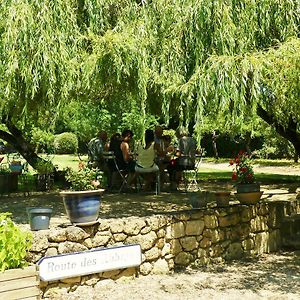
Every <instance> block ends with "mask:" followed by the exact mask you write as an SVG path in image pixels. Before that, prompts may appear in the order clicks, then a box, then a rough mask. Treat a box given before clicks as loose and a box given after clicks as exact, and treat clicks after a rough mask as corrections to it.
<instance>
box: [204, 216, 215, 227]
mask: <svg viewBox="0 0 300 300" xmlns="http://www.w3.org/2000/svg"><path fill="white" fill-rule="evenodd" d="M204 224H205V227H206V228H216V227H218V219H217V217H216V216H214V215H205V216H204Z"/></svg>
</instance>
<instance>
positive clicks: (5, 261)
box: [0, 213, 32, 272]
mask: <svg viewBox="0 0 300 300" xmlns="http://www.w3.org/2000/svg"><path fill="white" fill-rule="evenodd" d="M31 241H32V235H31V232H26V231H22V230H21V229H20V228H19V227H18V226H17V225H16V224H15V223H14V222H13V221H12V220H11V218H10V213H0V272H3V271H4V270H7V269H14V268H20V267H23V266H25V265H26V260H25V256H26V253H27V251H28V250H29V249H30V247H31Z"/></svg>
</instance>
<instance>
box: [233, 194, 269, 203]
mask: <svg viewBox="0 0 300 300" xmlns="http://www.w3.org/2000/svg"><path fill="white" fill-rule="evenodd" d="M262 194H263V192H251V193H235V197H236V198H237V199H238V200H239V201H240V203H241V204H246V205H251V204H256V203H258V201H259V200H260V198H261V195H262Z"/></svg>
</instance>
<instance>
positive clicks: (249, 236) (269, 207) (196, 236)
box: [28, 203, 280, 296]
mask: <svg viewBox="0 0 300 300" xmlns="http://www.w3.org/2000/svg"><path fill="white" fill-rule="evenodd" d="M128 244H140V246H141V249H142V264H141V266H140V267H139V268H128V269H125V270H114V271H110V272H102V273H99V274H94V275H89V276H81V277H76V278H70V279H64V280H61V281H60V282H53V283H47V282H46V283H43V286H42V287H43V288H44V290H46V293H45V296H47V293H50V292H49V291H50V290H51V289H53V288H59V289H68V290H69V291H74V290H75V289H76V288H77V287H78V286H80V285H93V286H94V285H96V284H97V282H98V281H101V280H103V279H108V278H110V279H113V280H118V279H120V278H122V277H124V276H125V277H126V276H133V277H134V276H136V275H138V274H141V275H148V274H167V273H169V272H172V271H173V270H174V268H175V267H177V266H178V267H183V266H189V265H192V264H196V265H203V264H208V263H213V262H221V261H224V260H229V259H236V258H240V257H242V256H245V255H252V254H261V253H267V252H270V251H275V250H278V249H279V248H280V218H279V217H278V209H277V207H276V203H274V204H272V203H259V204H256V205H251V206H243V205H233V206H229V207H225V208H218V209H194V210H189V211H182V212H177V213H170V214H163V215H153V216H151V217H143V218H141V217H129V218H121V219H104V220H101V222H100V224H97V225H93V226H89V227H75V226H69V227H66V228H51V229H50V230H45V231H37V232H34V239H33V245H32V249H31V252H30V254H29V256H28V261H30V262H34V263H35V262H37V261H38V260H39V259H40V258H42V257H43V256H52V255H57V254H63V253H71V252H81V251H86V250H91V249H95V248H106V247H114V246H120V245H128Z"/></svg>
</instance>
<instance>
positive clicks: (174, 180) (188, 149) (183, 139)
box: [167, 128, 197, 190]
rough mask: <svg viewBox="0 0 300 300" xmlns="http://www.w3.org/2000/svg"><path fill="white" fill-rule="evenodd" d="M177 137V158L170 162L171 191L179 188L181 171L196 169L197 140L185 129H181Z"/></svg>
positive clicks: (177, 132)
mask: <svg viewBox="0 0 300 300" xmlns="http://www.w3.org/2000/svg"><path fill="white" fill-rule="evenodd" d="M176 136H177V138H178V139H179V142H178V148H177V149H176V154H175V155H176V157H177V158H175V159H174V160H171V161H170V164H169V165H168V167H167V168H168V172H169V175H170V181H171V190H176V189H177V188H178V184H179V181H180V179H181V171H183V170H193V169H194V167H195V154H196V148H197V143H196V141H195V139H194V138H193V137H191V136H189V134H188V131H187V130H186V129H185V128H180V129H178V130H177V131H176Z"/></svg>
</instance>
